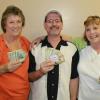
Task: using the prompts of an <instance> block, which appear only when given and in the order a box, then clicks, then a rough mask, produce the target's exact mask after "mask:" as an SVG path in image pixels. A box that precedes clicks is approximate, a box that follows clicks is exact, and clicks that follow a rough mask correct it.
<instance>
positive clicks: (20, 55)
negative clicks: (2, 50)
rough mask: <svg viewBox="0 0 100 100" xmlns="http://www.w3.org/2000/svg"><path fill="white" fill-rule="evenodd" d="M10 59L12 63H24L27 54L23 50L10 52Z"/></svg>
mask: <svg viewBox="0 0 100 100" xmlns="http://www.w3.org/2000/svg"><path fill="white" fill-rule="evenodd" d="M8 58H9V60H10V61H11V62H14V61H16V60H17V61H19V62H23V61H24V60H25V58H26V53H25V51H23V50H22V49H19V50H15V51H11V52H8Z"/></svg>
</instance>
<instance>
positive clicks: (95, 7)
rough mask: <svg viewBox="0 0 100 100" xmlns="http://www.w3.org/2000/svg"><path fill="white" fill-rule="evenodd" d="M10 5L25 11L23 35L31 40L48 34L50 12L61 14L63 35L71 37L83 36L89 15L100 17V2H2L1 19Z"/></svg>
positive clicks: (48, 0) (53, 0)
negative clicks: (47, 24) (47, 26)
mask: <svg viewBox="0 0 100 100" xmlns="http://www.w3.org/2000/svg"><path fill="white" fill-rule="evenodd" d="M8 5H16V6H18V7H20V8H21V9H22V10H23V12H24V15H25V17H26V26H25V28H24V31H23V33H24V34H25V35H26V36H27V37H28V38H29V39H30V40H32V39H34V38H35V37H37V36H39V35H43V34H45V33H46V32H45V30H44V27H43V20H44V16H45V14H46V13H47V12H48V11H49V10H53V9H56V10H58V11H60V12H61V14H62V16H63V20H64V28H63V31H62V33H64V34H68V35H70V36H82V34H83V32H84V26H83V22H84V20H85V19H86V18H87V17H88V16H89V15H100V0H0V18H1V14H2V12H3V11H4V9H5V8H6V7H7V6H8ZM0 32H1V28H0Z"/></svg>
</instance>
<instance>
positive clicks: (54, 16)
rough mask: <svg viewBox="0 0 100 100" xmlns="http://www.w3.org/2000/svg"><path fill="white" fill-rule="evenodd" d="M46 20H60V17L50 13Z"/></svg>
mask: <svg viewBox="0 0 100 100" xmlns="http://www.w3.org/2000/svg"><path fill="white" fill-rule="evenodd" d="M48 19H60V16H59V15H58V14H56V13H50V14H48V16H47V20H48Z"/></svg>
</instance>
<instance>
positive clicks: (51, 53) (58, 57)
mask: <svg viewBox="0 0 100 100" xmlns="http://www.w3.org/2000/svg"><path fill="white" fill-rule="evenodd" d="M45 58H46V59H50V60H52V61H54V62H55V64H61V63H62V62H64V61H65V59H64V56H63V54H62V53H61V52H60V51H59V50H56V49H54V48H46V50H45Z"/></svg>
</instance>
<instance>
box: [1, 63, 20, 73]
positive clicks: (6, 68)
mask: <svg viewBox="0 0 100 100" xmlns="http://www.w3.org/2000/svg"><path fill="white" fill-rule="evenodd" d="M21 64H22V63H21V62H14V63H8V64H4V65H0V74H4V73H7V72H13V71H15V70H16V69H17V68H18V67H20V65H21Z"/></svg>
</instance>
